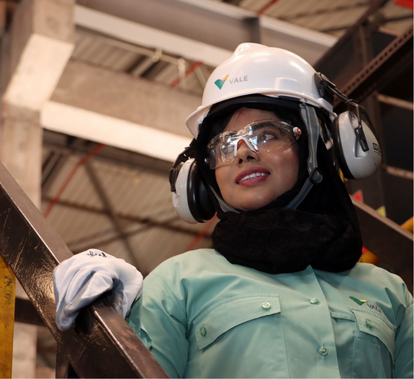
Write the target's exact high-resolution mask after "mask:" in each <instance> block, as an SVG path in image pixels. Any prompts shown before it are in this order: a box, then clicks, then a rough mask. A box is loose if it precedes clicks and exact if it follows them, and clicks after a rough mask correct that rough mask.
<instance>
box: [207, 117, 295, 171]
mask: <svg viewBox="0 0 414 379" xmlns="http://www.w3.org/2000/svg"><path fill="white" fill-rule="evenodd" d="M301 133H302V132H301V130H300V129H299V128H298V127H293V126H292V125H291V124H289V123H287V122H284V121H274V120H261V121H255V122H252V123H250V124H248V125H246V126H245V127H244V128H243V129H240V130H238V131H232V130H229V131H224V132H222V133H220V134H218V135H216V136H215V137H214V138H213V139H212V140H211V141H210V143H209V144H208V145H207V150H208V164H209V167H210V168H211V169H212V170H213V169H216V168H218V167H221V166H225V165H228V164H231V163H233V162H234V161H235V159H236V156H237V150H238V149H239V147H240V146H241V145H242V143H243V142H244V143H245V144H246V146H247V147H248V148H249V149H250V150H251V151H253V152H254V153H256V154H259V155H263V154H266V153H268V152H270V151H275V150H277V149H280V148H283V147H285V146H289V145H292V144H293V143H295V142H296V141H297V140H298V139H299V137H300V135H301Z"/></svg>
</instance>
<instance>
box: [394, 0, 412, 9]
mask: <svg viewBox="0 0 414 379" xmlns="http://www.w3.org/2000/svg"><path fill="white" fill-rule="evenodd" d="M395 5H399V6H401V7H405V8H408V9H413V0H396V1H395Z"/></svg>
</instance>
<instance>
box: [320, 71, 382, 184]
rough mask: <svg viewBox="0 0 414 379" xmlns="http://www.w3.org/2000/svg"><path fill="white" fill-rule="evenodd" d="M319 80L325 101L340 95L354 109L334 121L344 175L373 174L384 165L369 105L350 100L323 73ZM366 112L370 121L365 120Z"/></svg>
mask: <svg viewBox="0 0 414 379" xmlns="http://www.w3.org/2000/svg"><path fill="white" fill-rule="evenodd" d="M315 82H316V85H317V87H318V90H319V93H320V95H321V96H322V97H323V98H324V99H325V100H327V101H329V102H330V103H331V104H332V103H333V99H334V95H336V96H337V97H338V98H339V99H340V100H341V101H343V102H344V103H345V104H346V105H348V106H350V107H352V108H353V110H354V112H350V111H347V112H344V113H341V114H340V115H339V116H338V117H336V118H335V119H334V120H333V123H332V134H333V137H334V143H335V153H336V157H337V160H338V164H339V167H340V168H341V170H342V172H343V174H344V176H345V177H346V178H347V179H363V178H366V177H368V176H370V175H372V174H373V173H374V172H375V171H376V170H377V169H378V168H379V166H380V165H381V149H380V147H379V143H378V139H377V137H376V135H375V130H374V127H373V125H372V122H371V120H370V118H369V115H368V113H367V112H366V110H365V108H364V107H362V106H361V105H359V104H358V103H356V102H355V101H354V100H352V99H349V98H348V97H347V96H346V95H345V94H344V93H342V92H341V91H339V90H338V89H337V88H336V86H335V84H334V83H332V82H331V81H330V80H329V79H328V78H327V77H326V76H325V75H323V74H321V73H320V72H316V73H315ZM362 114H363V115H364V116H365V119H366V120H367V122H365V121H363V120H362Z"/></svg>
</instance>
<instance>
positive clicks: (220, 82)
mask: <svg viewBox="0 0 414 379" xmlns="http://www.w3.org/2000/svg"><path fill="white" fill-rule="evenodd" d="M228 77H229V76H228V75H226V76H225V77H224V78H223V79H217V80H216V81H215V82H214V84H215V85H216V86H217V87H218V88H219V89H221V88H222V87H223V85H224V83H225V82H226V80H227V79H228ZM248 80H249V78H248V76H247V75H245V76H239V77H236V78H233V79H229V83H230V84H234V83H242V82H247V81H248Z"/></svg>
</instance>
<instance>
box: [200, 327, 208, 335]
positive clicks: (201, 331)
mask: <svg viewBox="0 0 414 379" xmlns="http://www.w3.org/2000/svg"><path fill="white" fill-rule="evenodd" d="M206 334H207V329H206V328H205V327H204V326H202V327H201V328H200V335H201V337H205V336H206Z"/></svg>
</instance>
